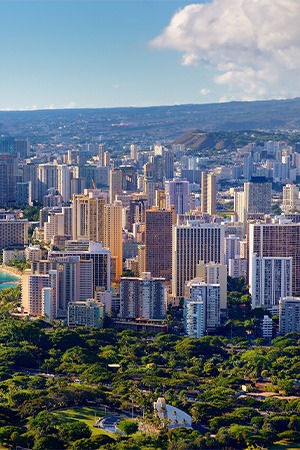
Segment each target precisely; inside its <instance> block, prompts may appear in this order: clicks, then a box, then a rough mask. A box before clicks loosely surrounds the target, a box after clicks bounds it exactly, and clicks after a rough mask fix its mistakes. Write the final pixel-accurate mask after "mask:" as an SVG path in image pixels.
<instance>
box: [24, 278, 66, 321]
mask: <svg viewBox="0 0 300 450" xmlns="http://www.w3.org/2000/svg"><path fill="white" fill-rule="evenodd" d="M45 288H50V289H51V291H50V292H49V291H47V293H45V292H44V289H45ZM57 302H58V272H57V271H56V270H50V271H49V273H48V274H33V273H32V272H31V270H30V269H28V270H25V271H24V273H23V278H22V306H23V308H24V310H25V311H26V312H28V314H29V315H31V316H44V315H45V312H46V313H47V312H48V313H49V311H51V316H52V315H53V317H51V316H50V317H48V319H49V320H51V319H52V318H55V317H57V306H58V304H57Z"/></svg>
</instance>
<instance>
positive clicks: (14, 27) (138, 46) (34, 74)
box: [0, 0, 300, 110]
mask: <svg viewBox="0 0 300 450" xmlns="http://www.w3.org/2000/svg"><path fill="white" fill-rule="evenodd" d="M1 12H2V26H1V30H0V37H1V39H0V42H1V44H0V48H1V56H2V64H1V69H2V70H1V73H0V86H1V88H0V110H32V109H33V110H34V109H59V108H85V107H91V108H102V107H103V108H104V107H119V106H120V107H122V106H137V107H139V106H152V105H172V104H188V103H218V102H223V101H230V100H254V99H270V98H289V97H296V96H299V95H300V89H299V87H298V75H299V69H300V65H299V64H300V63H299V61H300V58H298V56H299V55H298V53H299V49H298V45H297V43H298V41H299V34H300V32H299V30H298V25H297V21H298V17H299V15H300V5H299V3H297V2H296V0H276V1H273V2H272V5H270V2H269V0H262V1H260V2H257V1H256V0H240V1H239V2H231V1H229V0H202V1H198V2H196V3H192V2H191V1H184V0H169V1H168V0H166V1H162V0H161V1H157V0H147V1H142V0H135V1H134V0H119V1H117V0H114V1H106V0H103V1H82V0H77V1H73V0H60V1H47V0H46V1H43V2H36V1H31V0H24V1H20V0H17V1H12V2H11V1H8V0H2V1H1ZM240 30H243V32H242V34H241V31H240Z"/></svg>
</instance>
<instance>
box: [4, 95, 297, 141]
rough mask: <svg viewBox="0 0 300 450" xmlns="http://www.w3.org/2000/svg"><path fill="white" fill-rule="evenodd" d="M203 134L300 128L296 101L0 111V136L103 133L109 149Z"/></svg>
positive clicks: (69, 137) (80, 137)
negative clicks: (187, 134) (191, 133)
mask: <svg viewBox="0 0 300 450" xmlns="http://www.w3.org/2000/svg"><path fill="white" fill-rule="evenodd" d="M195 129H196V130H201V131H204V132H218V131H239V130H260V131H267V132H297V131H299V130H300V98H295V99H289V100H268V101H255V102H230V103H218V104H203V105H195V104H191V105H174V106H153V107H147V108H146V107H145V108H134V107H132V108H101V109H65V110H39V111H0V134H10V135H14V136H16V137H22V138H25V137H27V138H29V140H30V141H31V142H33V143H37V142H47V141H48V142H49V141H50V140H51V139H53V138H54V137H55V136H59V138H60V139H61V140H62V141H63V142H69V143H73V144H78V143H83V142H89V141H90V140H91V139H92V138H94V137H96V136H99V135H102V137H103V141H104V142H106V143H107V145H108V148H109V147H111V146H114V147H115V148H117V147H118V145H119V146H120V147H121V146H123V145H126V144H129V143H139V144H141V145H150V144H152V143H153V142H155V141H161V142H162V143H167V142H170V141H174V140H176V139H177V138H179V137H180V136H182V135H183V134H185V133H187V132H190V131H191V130H195Z"/></svg>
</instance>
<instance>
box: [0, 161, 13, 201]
mask: <svg viewBox="0 0 300 450" xmlns="http://www.w3.org/2000/svg"><path fill="white" fill-rule="evenodd" d="M16 186H17V158H16V157H15V156H14V155H10V154H0V207H3V206H11V205H13V204H14V203H15V201H16Z"/></svg>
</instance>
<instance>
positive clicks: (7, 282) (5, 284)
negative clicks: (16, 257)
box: [0, 270, 20, 291]
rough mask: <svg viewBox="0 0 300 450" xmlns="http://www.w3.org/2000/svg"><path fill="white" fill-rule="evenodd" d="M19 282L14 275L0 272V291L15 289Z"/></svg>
mask: <svg viewBox="0 0 300 450" xmlns="http://www.w3.org/2000/svg"><path fill="white" fill-rule="evenodd" d="M19 281H20V278H18V277H16V276H15V275H10V274H9V273H6V272H2V271H1V270H0V291H1V290H2V289H6V288H11V287H16V286H17V285H18V284H19V283H18V282H19Z"/></svg>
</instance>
